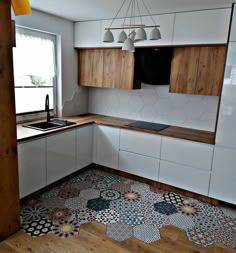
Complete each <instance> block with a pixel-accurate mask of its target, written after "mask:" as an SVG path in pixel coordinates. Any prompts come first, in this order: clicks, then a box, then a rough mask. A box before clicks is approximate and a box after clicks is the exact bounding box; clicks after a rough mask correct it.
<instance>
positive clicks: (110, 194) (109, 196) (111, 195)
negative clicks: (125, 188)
mask: <svg viewBox="0 0 236 253" xmlns="http://www.w3.org/2000/svg"><path fill="white" fill-rule="evenodd" d="M120 196H121V194H120V193H119V192H118V191H115V190H105V191H102V192H101V197H102V198H103V199H106V200H117V199H119V198H120Z"/></svg>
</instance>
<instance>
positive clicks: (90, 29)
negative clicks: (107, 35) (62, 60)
mask: <svg viewBox="0 0 236 253" xmlns="http://www.w3.org/2000/svg"><path fill="white" fill-rule="evenodd" d="M74 31H75V44H74V46H75V47H78V48H79V47H101V21H86V22H76V23H75V30H74Z"/></svg>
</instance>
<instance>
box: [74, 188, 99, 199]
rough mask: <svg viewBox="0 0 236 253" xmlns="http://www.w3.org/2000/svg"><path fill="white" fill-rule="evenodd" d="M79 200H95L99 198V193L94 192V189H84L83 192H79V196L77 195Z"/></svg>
mask: <svg viewBox="0 0 236 253" xmlns="http://www.w3.org/2000/svg"><path fill="white" fill-rule="evenodd" d="M79 196H80V197H81V198H83V199H87V200H90V199H97V198H98V197H100V191H98V190H96V189H92V188H90V189H85V190H82V191H81V192H80V195H79Z"/></svg>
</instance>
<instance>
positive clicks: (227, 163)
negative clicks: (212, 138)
mask: <svg viewBox="0 0 236 253" xmlns="http://www.w3.org/2000/svg"><path fill="white" fill-rule="evenodd" d="M235 164H236V149H227V148H222V147H216V148H215V152H214V160H213V167H212V174H211V183H210V192H209V196H210V197H212V198H216V199H219V200H223V201H226V202H229V203H232V204H234V205H236V188H235V186H236V183H235V182H236V169H235Z"/></svg>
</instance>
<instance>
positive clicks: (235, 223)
mask: <svg viewBox="0 0 236 253" xmlns="http://www.w3.org/2000/svg"><path fill="white" fill-rule="evenodd" d="M220 223H221V225H222V227H223V228H224V229H226V230H230V231H232V232H233V233H236V219H231V218H228V217H225V218H222V219H221V220H220Z"/></svg>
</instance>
